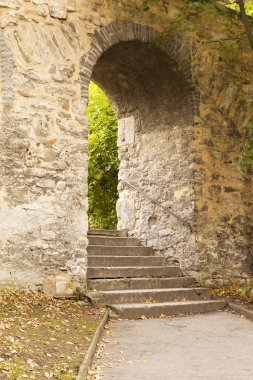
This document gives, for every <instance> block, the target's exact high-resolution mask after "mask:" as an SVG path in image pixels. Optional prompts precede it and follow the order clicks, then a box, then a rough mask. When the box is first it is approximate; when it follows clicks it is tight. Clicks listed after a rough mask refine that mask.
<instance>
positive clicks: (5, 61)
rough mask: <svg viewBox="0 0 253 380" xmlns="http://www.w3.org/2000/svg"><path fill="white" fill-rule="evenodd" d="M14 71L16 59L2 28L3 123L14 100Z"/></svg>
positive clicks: (0, 96) (0, 107) (0, 92)
mask: <svg viewBox="0 0 253 380" xmlns="http://www.w3.org/2000/svg"><path fill="white" fill-rule="evenodd" d="M13 73H14V60H13V54H12V50H11V47H10V43H9V41H8V39H7V37H6V35H5V34H4V32H3V31H2V29H1V28H0V114H2V117H1V121H2V123H4V120H5V119H6V118H7V117H8V115H9V114H10V110H11V108H12V106H13V102H14V87H13V80H12V76H13Z"/></svg>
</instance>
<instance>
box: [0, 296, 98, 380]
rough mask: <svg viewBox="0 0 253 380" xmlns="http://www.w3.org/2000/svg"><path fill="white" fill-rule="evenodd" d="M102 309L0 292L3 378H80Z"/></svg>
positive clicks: (0, 340) (0, 354)
mask: <svg viewBox="0 0 253 380" xmlns="http://www.w3.org/2000/svg"><path fill="white" fill-rule="evenodd" d="M101 318H102V310H97V309H94V308H93V307H92V306H91V305H90V304H89V303H88V301H86V300H81V301H75V300H55V299H52V298H47V297H45V296H44V295H42V294H31V293H26V292H16V293H9V292H7V291H1V292H0V379H1V380H5V379H11V380H23V379H36V380H40V379H64V380H67V379H75V378H76V375H77V373H78V369H79V366H80V365H81V362H82V360H83V358H84V355H85V352H86V350H87V348H88V346H89V343H90V341H91V339H92V336H93V334H94V332H95V330H96V328H97V326H98V324H99V322H100V321H101Z"/></svg>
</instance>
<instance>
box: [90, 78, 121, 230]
mask: <svg viewBox="0 0 253 380" xmlns="http://www.w3.org/2000/svg"><path fill="white" fill-rule="evenodd" d="M86 117H87V118H88V121H89V139H88V144H89V177H88V184H89V188H88V192H89V193H88V199H89V211H88V216H89V227H90V228H115V226H116V224H117V216H116V201H117V184H118V168H119V161H118V151H117V119H116V116H115V114H114V112H113V110H112V107H111V105H110V103H109V101H108V100H107V98H106V96H105V94H104V93H103V91H102V90H100V88H99V87H98V86H96V85H95V84H94V83H91V84H90V87H89V105H88V108H87V113H86Z"/></svg>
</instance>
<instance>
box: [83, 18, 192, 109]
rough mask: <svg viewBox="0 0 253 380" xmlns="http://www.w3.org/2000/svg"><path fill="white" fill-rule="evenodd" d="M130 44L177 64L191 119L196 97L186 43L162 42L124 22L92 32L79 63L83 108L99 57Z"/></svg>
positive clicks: (145, 28) (144, 28) (178, 38)
mask: <svg viewBox="0 0 253 380" xmlns="http://www.w3.org/2000/svg"><path fill="white" fill-rule="evenodd" d="M134 40H137V41H140V42H143V43H146V44H149V45H150V46H155V47H156V48H159V49H160V50H161V51H162V52H164V53H166V55H167V56H168V57H170V58H171V59H172V60H173V61H175V62H176V63H177V65H178V67H180V71H181V74H182V75H183V77H184V80H185V83H186V86H187V87H188V91H189V99H188V103H189V104H188V105H189V112H190V113H191V115H192V116H194V115H197V114H198V110H199V94H198V91H197V89H196V87H195V86H194V83H193V80H192V73H191V53H190V46H189V43H188V42H187V40H184V39H183V38H182V37H181V36H179V35H175V36H173V37H171V38H170V39H168V40H166V41H165V40H164V39H163V38H160V34H159V32H157V31H155V30H153V29H151V28H150V27H148V26H143V25H139V24H132V23H128V22H112V23H111V24H109V25H107V26H103V27H98V28H97V29H96V31H95V33H94V36H93V38H92V41H91V46H90V49H89V51H88V52H87V53H86V54H84V55H83V56H82V58H81V62H80V78H81V92H82V99H83V102H84V104H85V105H86V104H87V102H88V87H89V83H90V80H91V77H92V73H93V70H94V67H95V66H96V63H97V62H98V60H99V58H100V57H101V55H102V54H103V53H105V52H106V51H107V50H108V49H110V48H111V47H112V46H114V45H116V44H118V43H120V42H128V41H134Z"/></svg>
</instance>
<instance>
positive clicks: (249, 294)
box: [238, 278, 253, 302]
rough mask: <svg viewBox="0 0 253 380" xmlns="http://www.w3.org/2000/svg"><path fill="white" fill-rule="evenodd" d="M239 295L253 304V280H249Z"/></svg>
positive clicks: (239, 290) (239, 291)
mask: <svg viewBox="0 0 253 380" xmlns="http://www.w3.org/2000/svg"><path fill="white" fill-rule="evenodd" d="M238 294H239V295H240V296H242V297H244V298H247V299H248V300H251V301H252V302H253V278H251V279H248V280H247V283H246V285H245V286H244V287H242V288H240V289H238Z"/></svg>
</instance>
